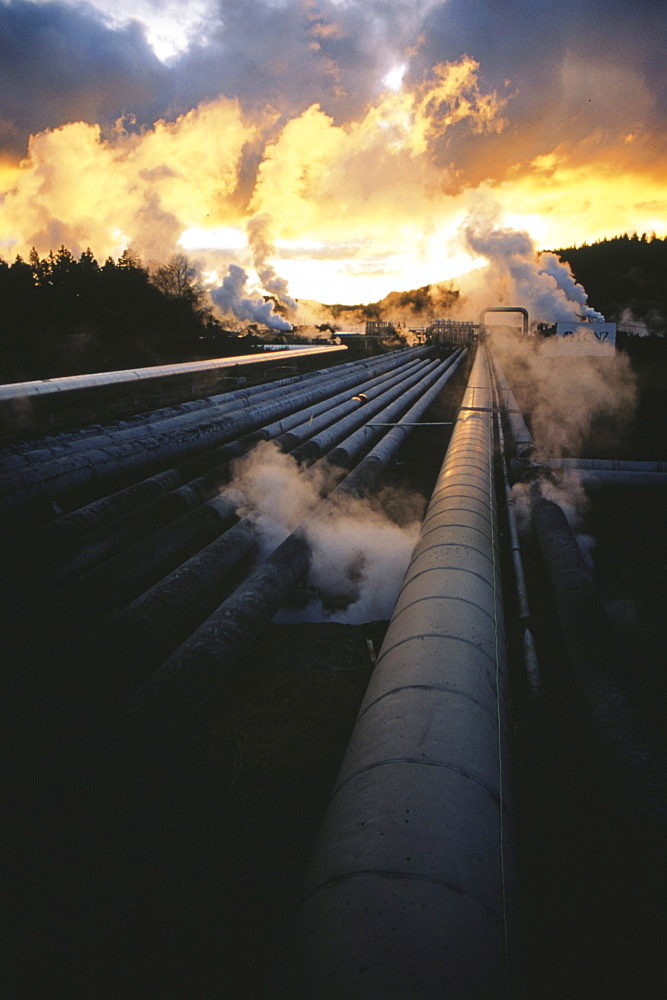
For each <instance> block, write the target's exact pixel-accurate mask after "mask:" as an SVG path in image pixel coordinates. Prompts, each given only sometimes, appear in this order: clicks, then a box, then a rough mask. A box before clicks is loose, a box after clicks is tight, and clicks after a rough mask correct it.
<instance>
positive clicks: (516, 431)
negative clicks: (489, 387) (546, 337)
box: [492, 355, 535, 458]
mask: <svg viewBox="0 0 667 1000" xmlns="http://www.w3.org/2000/svg"><path fill="white" fill-rule="evenodd" d="M492 363H493V371H494V374H495V379H496V383H497V386H498V396H499V397H500V402H501V405H502V406H503V407H504V408H505V412H506V413H507V420H508V422H509V426H510V431H511V432H512V441H513V442H514V454H515V456H516V457H517V458H528V457H530V455H531V454H532V452H533V449H534V447H535V442H534V441H533V436H532V434H531V433H530V431H529V430H528V427H527V425H526V421H525V420H524V419H523V416H522V414H521V411H520V410H519V407H518V405H517V401H516V399H515V398H514V393H513V392H512V390H511V389H510V386H509V383H508V381H507V379H506V378H505V373H504V372H503V370H502V368H501V366H500V362H499V361H498V358H497V356H495V355H494V356H493V362H492Z"/></svg>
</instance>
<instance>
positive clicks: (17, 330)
mask: <svg viewBox="0 0 667 1000" xmlns="http://www.w3.org/2000/svg"><path fill="white" fill-rule="evenodd" d="M204 300H205V293H204V291H203V289H202V288H201V286H200V285H199V284H198V282H197V280H196V273H195V270H194V268H193V267H192V265H191V264H190V262H189V261H188V259H187V258H186V257H185V256H184V255H180V254H177V255H175V256H174V257H172V259H171V260H170V261H169V263H168V264H165V265H162V266H160V267H158V268H157V269H156V270H155V271H154V272H153V273H151V272H149V271H148V270H147V269H146V268H145V267H143V265H142V264H141V262H140V261H139V260H138V258H136V257H135V256H134V255H133V254H132V253H131V251H128V250H125V251H124V252H123V254H122V255H121V256H120V257H119V258H118V259H117V260H114V259H113V258H112V257H108V258H107V259H106V261H105V262H104V264H102V265H100V264H99V263H98V262H97V260H96V259H95V257H94V256H93V254H92V252H91V251H90V250H89V249H88V250H85V251H84V252H83V253H82V254H81V256H80V257H79V258H78V260H77V259H76V258H75V257H74V256H73V254H72V253H71V252H70V251H69V250H68V249H67V248H66V247H65V246H61V247H60V249H59V250H58V252H57V253H55V254H54V253H53V252H51V253H49V254H48V256H46V257H42V258H40V256H39V254H38V253H37V251H36V250H35V249H33V250H32V251H31V253H30V256H29V259H28V261H25V260H24V259H23V258H22V257H20V256H18V257H16V259H15V260H14V262H13V263H12V264H8V263H7V262H6V261H4V260H1V259H0V382H8V381H17V380H23V379H34V378H51V377H55V376H58V375H68V374H79V373H84V372H89V371H104V370H112V369H115V368H133V367H137V366H142V365H151V364H162V363H167V362H169V361H174V362H177V361H186V360H190V359H191V358H193V357H196V356H197V351H198V343H197V338H198V337H199V336H200V335H202V334H203V333H204V332H205V331H206V330H207V329H209V328H210V326H211V324H212V323H214V321H213V319H212V316H211V313H210V312H209V311H208V309H206V307H205V305H204Z"/></svg>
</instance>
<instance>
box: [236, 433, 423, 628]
mask: <svg viewBox="0 0 667 1000" xmlns="http://www.w3.org/2000/svg"><path fill="white" fill-rule="evenodd" d="M233 471H234V486H235V487H237V488H240V489H242V490H243V492H244V494H245V496H246V497H247V498H248V502H249V511H252V513H253V516H254V517H255V518H256V522H257V528H258V531H259V534H260V545H261V553H262V555H263V556H266V555H267V554H268V552H270V551H271V550H272V549H273V548H274V547H275V546H276V545H279V544H280V542H281V541H283V539H284V538H285V537H286V536H287V535H288V534H289V533H290V532H292V531H294V530H296V528H298V527H300V526H301V527H302V528H303V530H304V531H305V534H306V537H307V538H308V541H309V542H310V545H311V551H312V561H311V569H310V573H309V576H308V581H307V585H308V588H309V592H308V596H309V597H310V600H309V601H308V603H307V604H306V606H305V607H304V608H302V609H299V610H298V611H296V610H291V609H288V610H283V611H282V612H281V613H280V620H281V621H335V622H345V623H348V624H360V623H362V622H367V621H373V620H380V619H387V618H389V617H390V615H391V612H392V610H393V607H394V604H395V603H396V598H397V596H398V592H399V590H400V587H401V583H402V582H403V576H404V575H405V570H406V568H407V566H408V563H409V561H410V556H411V554H412V550H413V548H414V546H415V543H416V541H417V537H418V534H419V524H420V521H419V515H420V513H421V511H420V510H418V508H420V507H421V505H422V504H423V500H422V498H421V497H416V496H412V495H410V496H407V497H403V496H401V497H400V510H398V512H397V509H396V508H395V510H394V516H395V517H398V519H399V520H400V521H401V523H400V524H399V523H397V522H396V520H392V519H391V518H390V517H389V516H388V515H387V514H386V513H384V511H383V510H382V509H380V508H379V507H377V506H374V505H372V504H371V503H370V502H369V501H365V500H357V499H352V498H347V497H338V498H336V499H335V500H332V501H330V502H329V503H327V504H326V506H324V507H323V506H322V501H321V496H322V491H323V490H324V489H325V487H326V485H327V484H326V473H325V472H322V471H318V467H314V468H313V469H311V470H308V471H307V472H302V471H300V470H299V467H298V465H297V463H296V461H295V460H294V459H293V458H292V457H291V456H290V455H285V454H283V453H282V452H281V451H279V449H278V448H277V447H276V446H275V445H274V444H272V443H270V442H265V443H262V444H260V445H258V446H257V447H256V448H255V449H254V450H253V451H252V452H251V453H250V454H249V455H248V456H245V457H244V458H243V459H240V460H239V461H238V462H236V463H235V465H234V470H233Z"/></svg>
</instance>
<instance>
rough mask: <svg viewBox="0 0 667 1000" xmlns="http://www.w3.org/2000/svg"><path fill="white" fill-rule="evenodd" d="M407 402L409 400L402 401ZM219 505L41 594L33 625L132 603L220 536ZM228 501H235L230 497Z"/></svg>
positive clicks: (390, 393)
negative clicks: (63, 585)
mask: <svg viewBox="0 0 667 1000" xmlns="http://www.w3.org/2000/svg"><path fill="white" fill-rule="evenodd" d="M424 364H426V365H427V366H428V365H429V363H427V362H419V365H420V366H422V365H424ZM422 375H423V372H418V373H417V374H416V375H415V374H412V375H411V376H409V377H408V378H407V379H406V380H403V379H402V374H401V373H399V374H398V375H397V376H395V377H394V378H392V379H391V380H390V383H394V384H393V385H392V387H391V388H390V389H386V387H383V393H382V395H381V396H380V397H379V398H378V399H377V400H376V401H375V404H373V405H377V407H378V409H379V408H382V407H383V406H386V405H387V402H388V401H389V400H392V399H394V398H395V396H396V395H397V394H403V393H404V392H405V391H406V389H407V388H409V387H410V386H413V385H414V383H415V382H416V381H418V380H419V379H420V378H421V377H422ZM397 381H398V382H400V384H399V385H398V386H396V384H395V383H396V382H397ZM376 391H379V390H376ZM417 391H418V390H417ZM407 399H409V397H408V396H406V401H407ZM352 417H354V418H355V419H354V421H353V426H355V427H356V426H358V424H359V423H361V422H363V420H364V419H365V415H364V414H363V413H362V414H361V416H358V414H356V415H355V414H353V415H352ZM350 419H351V418H350V417H348V418H346V420H343V421H340V426H341V427H344V426H346V425H347V424H348V422H349V421H350ZM339 438H340V435H337V437H336V440H339ZM223 501H224V502H225V503H228V502H229V501H230V497H229V491H227V493H225V494H223V495H222V497H220V498H215V499H213V500H210V501H208V502H207V503H205V504H203V505H202V506H201V507H197V508H195V509H194V510H192V511H190V512H189V513H188V514H186V515H184V516H183V517H181V518H179V519H178V520H177V521H175V522H172V523H171V524H168V525H166V526H165V527H164V528H161V529H159V530H158V531H156V532H154V533H153V534H151V535H150V536H149V537H147V538H145V539H143V540H141V541H139V542H137V543H135V544H134V545H132V546H131V547H130V548H127V549H125V550H124V551H122V552H119V553H118V554H117V555H115V556H113V557H111V558H110V559H107V560H106V561H104V562H102V563H100V564H98V565H97V566H96V567H95V568H93V569H90V570H89V571H88V572H87V573H85V574H83V575H82V576H80V577H78V578H77V579H76V580H74V581H72V582H71V583H69V585H68V586H65V587H61V588H60V589H59V590H56V591H54V592H53V593H50V594H48V595H46V596H45V597H44V598H42V600H40V601H39V602H37V604H35V605H34V606H33V611H32V614H33V616H34V617H35V618H36V620H38V621H48V620H52V621H57V622H58V624H59V626H61V627H62V628H64V629H65V630H67V629H68V628H71V627H72V624H73V623H74V622H75V621H78V620H80V619H81V617H82V615H84V614H85V613H87V612H88V611H92V610H93V609H94V610H95V611H96V612H97V613H99V612H100V611H105V610H106V611H109V610H111V609H113V608H114V607H120V606H122V604H124V603H127V602H128V601H131V600H132V599H133V598H135V597H136V596H137V595H138V594H140V593H141V592H142V591H143V590H145V589H146V587H150V586H151V585H153V584H154V583H155V581H156V580H158V579H159V578H160V576H161V575H163V574H164V573H165V572H169V571H170V570H173V569H174V568H176V567H177V566H178V565H179V562H182V561H183V559H185V558H187V557H188V556H192V555H193V554H194V553H195V552H196V551H197V550H198V549H201V548H202V547H203V546H204V545H205V544H206V543H207V542H210V541H211V540H212V539H213V538H215V537H216V535H219V534H220V532H221V531H222V530H223V528H224V523H223V522H222V521H221V518H220V517H219V516H218V515H219V509H218V508H219V506H220V504H222V503H223ZM232 502H234V503H235V502H236V501H235V498H234V499H233V500H232ZM209 508H210V510H209ZM225 509H226V508H225ZM211 514H213V516H211ZM246 552H247V539H246V538H245V536H243V539H242V547H241V549H240V551H239V559H241V558H242V557H243V556H245V554H246Z"/></svg>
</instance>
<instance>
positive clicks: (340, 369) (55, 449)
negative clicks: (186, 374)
mask: <svg viewBox="0 0 667 1000" xmlns="http://www.w3.org/2000/svg"><path fill="white" fill-rule="evenodd" d="M426 350H427V349H425V348H412V349H410V351H408V352H405V353H404V352H400V355H401V357H400V358H398V357H392V356H391V355H386V356H385V357H383V358H373V359H368V360H366V361H362V362H356V361H351V362H347V363H346V364H344V365H338V366H336V367H335V369H333V368H330V369H322V370H320V371H317V372H310V373H307V374H302V375H297V376H293V377H291V378H287V379H280V380H279V381H277V382H270V383H268V384H266V385H260V386H253V387H252V388H249V389H237V390H235V391H232V392H227V393H221V394H218V395H215V396H209V397H206V398H204V399H198V400H191V401H190V402H187V403H182V404H180V405H178V406H171V407H162V408H160V409H158V410H151V411H149V412H148V413H142V414H138V415H137V416H135V417H133V418H132V419H131V420H129V421H121V422H115V423H113V424H110V425H107V426H102V427H100V426H97V427H94V428H92V429H89V430H85V429H84V430H79V431H76V432H62V433H61V434H59V435H56V436H51V437H46V438H42V439H41V440H40V441H37V442H28V443H23V444H21V445H17V444H14V445H11V446H10V448H9V449H8V451H9V452H10V453H11V459H12V461H11V467H18V466H19V465H20V464H21V463H22V464H24V465H32V464H37V465H39V464H43V463H44V462H45V461H47V460H49V459H52V458H58V457H60V456H63V455H72V454H75V453H77V452H80V451H88V450H90V449H93V448H106V447H108V446H109V445H113V444H121V443H125V444H127V443H130V442H132V441H137V440H140V439H142V438H147V437H151V436H155V435H157V434H161V433H166V432H171V431H173V430H176V429H182V428H185V427H187V426H189V425H191V424H193V423H197V422H204V421H205V420H206V416H207V415H208V416H210V417H216V418H217V417H219V416H222V415H223V414H227V413H231V412H233V411H235V410H240V409H243V408H244V407H246V406H248V404H252V405H256V404H257V403H258V402H259V401H266V400H268V399H270V398H272V397H275V396H277V395H279V394H281V395H282V394H284V390H286V389H288V390H290V391H291V390H294V389H298V388H300V387H303V383H304V382H307V387H313V386H314V385H317V384H318V383H322V382H325V381H326V380H329V379H331V378H332V377H333V378H335V377H340V376H342V375H345V374H346V373H347V371H349V370H355V371H357V372H360V371H361V370H362V368H364V367H365V368H366V369H367V370H368V371H373V372H375V371H378V372H380V371H383V370H386V369H389V368H391V367H394V366H395V365H397V364H400V363H402V362H403V359H404V360H407V356H409V354H410V353H411V352H414V357H418V356H420V355H421V354H424V353H425V351H426ZM418 352H419V353H418ZM396 353H397V354H398V352H396ZM203 409H206V410H207V411H209V410H210V411H211V412H210V413H209V414H203V413H202V412H201V411H202V410H203Z"/></svg>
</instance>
